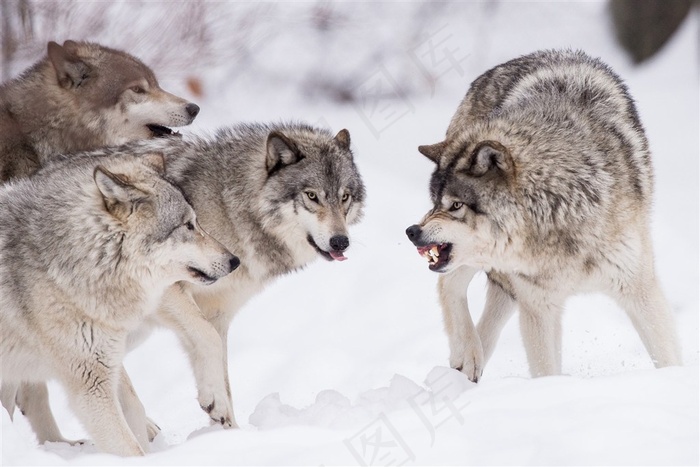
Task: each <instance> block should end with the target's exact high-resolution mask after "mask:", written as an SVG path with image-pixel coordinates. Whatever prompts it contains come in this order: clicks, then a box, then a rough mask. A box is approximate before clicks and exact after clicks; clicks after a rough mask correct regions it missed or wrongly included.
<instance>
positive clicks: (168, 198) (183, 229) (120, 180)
mask: <svg viewBox="0 0 700 467" xmlns="http://www.w3.org/2000/svg"><path fill="white" fill-rule="evenodd" d="M140 160H141V161H142V162H139V163H137V164H136V163H133V162H132V163H129V162H128V161H125V162H123V163H121V164H120V163H117V164H112V165H110V169H109V170H108V169H107V168H105V167H104V166H102V165H100V166H97V167H96V168H95V171H94V179H95V184H96V186H97V189H98V191H99V195H100V196H101V198H102V201H103V203H104V209H105V210H106V211H107V212H108V214H109V216H111V218H112V222H113V223H115V224H117V225H118V231H119V232H120V234H121V235H122V241H121V246H120V248H121V252H120V254H121V255H123V257H125V258H126V260H127V261H134V260H135V259H136V260H137V261H135V263H138V264H142V265H144V264H145V265H147V270H148V273H147V274H148V275H150V276H151V278H152V279H155V280H156V281H157V282H158V283H164V284H166V285H169V284H172V283H174V282H177V281H181V280H184V281H189V282H194V283H200V284H211V283H214V282H215V281H217V280H218V279H220V278H222V277H224V276H225V275H227V274H229V273H230V272H232V271H233V270H234V269H236V268H237V267H238V265H239V260H238V258H237V257H236V256H234V255H233V254H231V252H229V251H228V250H227V249H226V248H225V247H224V246H223V245H221V244H220V243H219V242H217V241H216V240H214V239H213V238H212V237H211V236H210V235H209V234H208V233H206V232H205V231H204V230H202V228H201V227H200V226H199V224H198V223H197V218H196V216H195V212H194V210H193V209H192V206H191V205H190V203H189V202H188V201H187V199H186V198H185V196H184V194H183V192H182V191H181V190H180V189H179V188H178V187H177V186H175V185H174V184H172V183H171V182H170V181H168V180H166V179H165V178H164V160H163V156H162V155H160V154H152V155H146V156H143V157H141V158H140ZM121 257H122V256H120V258H121ZM139 257H140V260H138V258H139Z"/></svg>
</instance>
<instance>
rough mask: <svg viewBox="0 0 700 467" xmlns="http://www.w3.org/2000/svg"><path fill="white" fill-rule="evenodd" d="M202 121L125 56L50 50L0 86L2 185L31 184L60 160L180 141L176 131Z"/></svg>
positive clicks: (88, 46) (78, 46) (77, 47)
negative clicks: (25, 180) (141, 143)
mask: <svg viewBox="0 0 700 467" xmlns="http://www.w3.org/2000/svg"><path fill="white" fill-rule="evenodd" d="M198 113H199V106H197V105H196V104H194V103H192V102H188V101H187V100H185V99H183V98H181V97H178V96H176V95H174V94H170V93H169V92H166V91H164V90H163V89H162V88H161V87H160V85H159V84H158V80H157V79H156V76H155V74H154V73H153V71H152V70H151V69H150V68H149V67H148V66H146V65H145V64H144V63H143V62H141V61H140V60H139V59H137V58H136V57H133V56H132V55H129V54H128V53H126V52H123V51H120V50H115V49H110V48H108V47H104V46H102V45H99V44H93V43H89V42H76V41H70V40H69V41H65V42H64V43H63V45H59V44H57V43H55V42H49V43H48V46H47V55H46V57H44V58H43V59H42V60H40V61H38V62H37V63H36V64H35V65H34V66H32V67H31V68H29V69H27V70H26V71H25V72H24V73H23V74H22V75H21V76H19V77H18V78H15V79H13V80H10V81H7V82H6V83H3V84H2V85H0V182H5V181H7V180H10V179H13V178H22V177H28V176H30V175H32V174H33V173H34V172H36V171H37V170H38V169H39V168H40V167H43V166H45V165H46V164H47V163H48V162H50V161H51V159H53V158H54V157H55V156H56V155H58V154H69V153H76V152H79V151H91V150H94V149H98V148H101V147H104V146H116V145H119V144H124V143H127V142H129V141H136V140H141V139H150V138H161V137H166V136H173V135H178V133H176V132H174V131H173V130H172V129H171V127H182V126H186V125H189V124H190V123H192V121H193V120H194V119H195V117H196V116H197V114H198Z"/></svg>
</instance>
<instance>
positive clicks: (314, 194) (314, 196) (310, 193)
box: [306, 191, 318, 201]
mask: <svg viewBox="0 0 700 467" xmlns="http://www.w3.org/2000/svg"><path fill="white" fill-rule="evenodd" d="M306 196H308V197H309V199H310V200H311V201H316V200H318V196H316V193H314V192H313V191H307V192H306Z"/></svg>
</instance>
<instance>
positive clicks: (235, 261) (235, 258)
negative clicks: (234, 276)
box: [228, 256, 241, 272]
mask: <svg viewBox="0 0 700 467" xmlns="http://www.w3.org/2000/svg"><path fill="white" fill-rule="evenodd" d="M228 265H229V266H230V267H231V272H233V271H235V270H236V268H237V267H238V266H240V265H241V260H240V259H238V256H232V257H231V259H230V260H229V262H228Z"/></svg>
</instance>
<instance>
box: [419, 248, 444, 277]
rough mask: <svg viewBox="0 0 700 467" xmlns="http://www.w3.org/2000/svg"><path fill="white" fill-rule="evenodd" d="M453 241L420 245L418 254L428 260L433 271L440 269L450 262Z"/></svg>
mask: <svg viewBox="0 0 700 467" xmlns="http://www.w3.org/2000/svg"><path fill="white" fill-rule="evenodd" d="M451 251H452V244H451V243H430V244H428V245H425V246H419V247H418V254H419V255H421V256H422V257H424V258H425V259H427V260H428V268H430V270H431V271H440V270H441V269H443V268H444V267H445V266H446V265H447V263H449V262H450V252H451Z"/></svg>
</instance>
